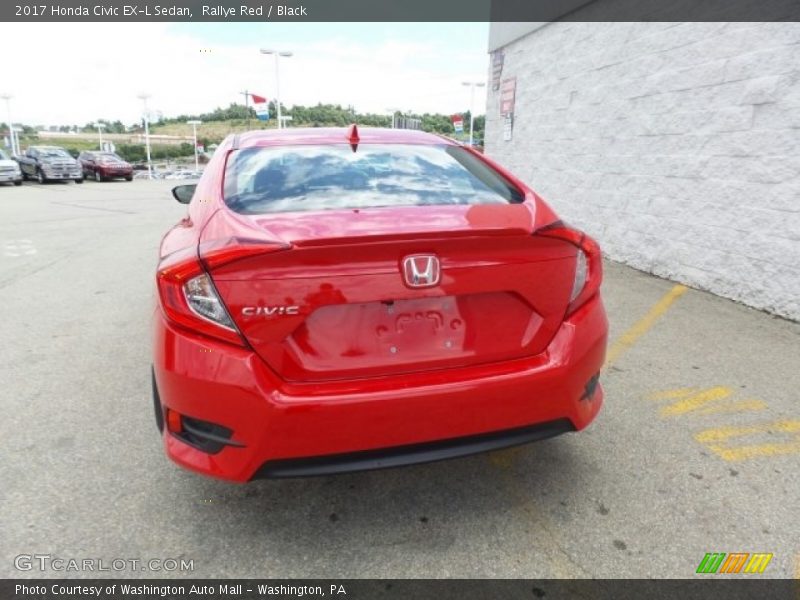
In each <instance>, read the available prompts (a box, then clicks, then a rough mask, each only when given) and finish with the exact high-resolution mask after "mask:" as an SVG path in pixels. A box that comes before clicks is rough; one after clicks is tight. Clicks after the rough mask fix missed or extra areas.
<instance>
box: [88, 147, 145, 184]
mask: <svg viewBox="0 0 800 600" xmlns="http://www.w3.org/2000/svg"><path fill="white" fill-rule="evenodd" d="M78 162H79V163H80V165H81V169H83V176H84V177H91V178H93V179H94V180H95V181H108V180H110V179H114V178H116V177H124V178H125V181H133V167H132V166H131V164H130V163H128V162H125V161H124V160H122V159H121V158H120V157H119V156H117V155H116V154H114V153H113V152H98V151H93V152H88V151H87V152H81V153H80V154H79V155H78Z"/></svg>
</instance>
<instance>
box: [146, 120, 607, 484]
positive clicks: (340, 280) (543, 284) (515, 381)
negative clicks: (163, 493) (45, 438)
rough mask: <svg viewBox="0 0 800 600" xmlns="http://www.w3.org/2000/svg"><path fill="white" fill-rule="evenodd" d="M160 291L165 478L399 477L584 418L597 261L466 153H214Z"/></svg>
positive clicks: (243, 144)
mask: <svg viewBox="0 0 800 600" xmlns="http://www.w3.org/2000/svg"><path fill="white" fill-rule="evenodd" d="M173 195H174V196H175V198H176V199H178V201H180V202H184V203H188V205H189V206H188V214H187V215H186V217H185V218H184V219H183V220H181V221H180V222H179V223H178V224H177V225H175V226H174V227H173V228H172V229H171V230H170V231H169V232H168V233H167V234H166V235H165V236H164V238H163V240H162V243H161V249H160V259H159V264H158V268H157V272H156V284H157V288H158V298H159V302H158V306H157V307H156V310H155V313H154V332H155V335H154V361H153V362H154V364H153V398H154V404H155V412H156V421H157V424H158V426H159V429H160V430H161V431H162V436H163V441H164V445H165V448H166V452H167V454H168V456H169V457H170V458H171V459H172V460H173V461H175V462H176V463H178V464H179V465H181V466H183V467H186V468H189V469H192V470H194V471H197V472H199V473H203V474H205V475H211V476H214V477H219V478H223V479H228V480H233V481H248V480H251V479H254V478H259V477H298V476H309V475H326V474H335V473H343V472H349V471H356V470H363V469H375V468H382V467H394V466H400V465H406V464H411V463H418V462H428V461H434V460H440V459H445V458H453V457H457V456H463V455H467V454H472V453H476V452H482V451H487V450H494V449H498V448H503V447H507V446H512V445H517V444H522V443H526V442H530V441H533V440H538V439H543V438H547V437H551V436H554V435H558V434H561V433H565V432H568V431H576V430H580V429H583V428H584V427H586V426H587V425H588V424H589V423H590V422H591V421H592V420H593V419H594V417H595V416H596V415H597V413H598V411H599V410H600V406H601V404H602V399H603V392H602V388H601V386H600V384H599V382H598V381H599V373H600V368H601V366H602V364H603V360H604V356H605V348H606V336H607V321H606V315H605V311H604V308H603V304H602V301H601V298H600V293H599V288H600V282H601V278H602V265H601V254H600V249H599V248H598V246H597V244H596V243H595V242H594V241H593V240H592V239H591V238H589V237H588V236H587V235H585V234H584V233H582V232H580V231H578V230H576V229H573V228H571V227H569V226H568V225H566V224H565V223H563V222H562V221H561V220H559V218H558V216H556V214H555V213H554V212H553V210H552V209H551V208H550V207H549V206H548V205H547V204H546V203H545V202H544V201H543V200H542V199H541V198H540V197H539V196H537V195H536V194H535V193H534V192H533V191H532V190H530V189H529V188H528V187H527V186H526V185H525V184H524V183H522V182H521V181H519V180H518V179H516V178H515V177H514V176H513V175H511V174H510V173H508V172H506V171H505V170H504V169H502V168H501V167H500V166H498V165H497V164H495V163H493V162H492V161H490V160H489V159H487V158H485V157H483V156H482V155H480V154H479V153H477V152H475V151H473V150H470V149H469V148H466V147H464V146H461V145H459V144H457V143H455V142H452V141H449V140H446V139H444V138H441V137H438V136H435V135H431V134H426V133H421V132H417V131H406V130H382V129H362V130H358V129H357V128H356V127H355V126H351V127H350V128H349V129H323V128H315V129H284V130H278V131H263V132H252V133H246V134H241V135H234V136H230V137H228V138H227V139H226V140H225V141H224V142H223V144H222V145H221V146H220V148H219V149H218V151H217V152H216V153H215V154H214V157H213V159H212V160H211V162H210V163H209V164H208V166H207V167H206V169H205V171H204V173H203V176H202V178H201V180H200V182H199V183H198V184H197V185H183V186H178V187H177V188H175V189H174V190H173Z"/></svg>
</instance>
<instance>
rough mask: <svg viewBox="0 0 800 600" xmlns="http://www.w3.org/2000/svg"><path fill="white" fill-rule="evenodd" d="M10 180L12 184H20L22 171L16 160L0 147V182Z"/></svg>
mask: <svg viewBox="0 0 800 600" xmlns="http://www.w3.org/2000/svg"><path fill="white" fill-rule="evenodd" d="M7 182H12V183H13V184H14V185H22V171H21V170H20V168H19V164H18V163H17V161H15V160H12V159H11V157H10V156H9V155H8V154H6V153H5V152H4V151H3V150H2V149H0V183H7Z"/></svg>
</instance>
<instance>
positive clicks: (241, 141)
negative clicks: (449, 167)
mask: <svg viewBox="0 0 800 600" xmlns="http://www.w3.org/2000/svg"><path fill="white" fill-rule="evenodd" d="M351 127H352V126H351ZM358 137H359V142H358V143H359V144H419V145H431V144H440V145H441V144H445V145H453V146H455V145H457V144H456V142H453V141H452V140H449V139H447V138H444V137H442V136H439V135H435V134H432V133H425V132H424V131H416V130H413V129H384V128H379V127H358ZM347 143H350V127H292V128H286V129H266V130H261V131H248V132H246V133H242V134H239V135H238V136H237V138H236V141H234V147H238V148H251V147H255V146H292V145H295V144H347Z"/></svg>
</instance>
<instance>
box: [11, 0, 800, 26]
mask: <svg viewBox="0 0 800 600" xmlns="http://www.w3.org/2000/svg"><path fill="white" fill-rule="evenodd" d="M556 20H568V21H661V22H667V21H676V22H680V21H795V22H796V21H800V2H798V0H435V1H431V0H402V1H398V0H279V1H271V0H267V1H265V0H236V1H233V2H231V1H228V0H218V1H217V2H213V0H205V1H203V0H201V1H198V0H160V1H155V2H154V1H140V2H137V1H136V0H124V1H122V2H120V1H117V0H109V1H105V2H103V1H97V0H88V1H87V0H55V1H52V0H50V1H42V0H29V1H27V2H25V1H21V0H3V1H2V2H0V21H11V22H14V21H17V22H22V21H27V22H81V21H83V22H92V21H97V22H112V21H117V22H156V21H184V22H226V21H228V22H247V21H249V22H270V21H276V22H297V23H303V22H406V21H420V22H469V21H472V22H486V21H508V22H511V21H514V22H520V21H556Z"/></svg>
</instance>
